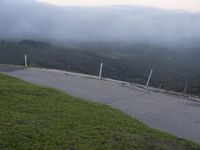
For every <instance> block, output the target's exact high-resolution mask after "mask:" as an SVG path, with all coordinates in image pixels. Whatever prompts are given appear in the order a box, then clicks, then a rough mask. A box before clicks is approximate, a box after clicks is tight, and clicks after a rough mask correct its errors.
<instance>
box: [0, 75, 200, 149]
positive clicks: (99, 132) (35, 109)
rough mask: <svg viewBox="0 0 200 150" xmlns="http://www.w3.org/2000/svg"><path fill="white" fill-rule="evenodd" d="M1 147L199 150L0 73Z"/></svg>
mask: <svg viewBox="0 0 200 150" xmlns="http://www.w3.org/2000/svg"><path fill="white" fill-rule="evenodd" d="M0 91H1V92H0V104H1V106H2V107H0V112H1V116H0V122H1V126H0V149H1V150H4V149H82V150H88V149H91V150H94V149H99V150H102V149H115V150H118V149H119V150H123V149H124V150H125V149H138V150H152V149H154V150H157V149H159V150H199V149H200V146H199V145H197V144H194V143H192V142H188V141H185V140H183V139H178V138H176V137H174V136H171V135H169V134H166V133H162V132H159V131H156V130H153V129H150V128H148V127H147V126H145V125H143V124H141V123H140V122H138V121H137V120H135V119H132V118H131V117H129V116H127V115H125V114H123V113H122V112H120V111H118V110H115V109H111V108H110V107H108V106H104V105H100V104H96V103H89V102H86V101H83V100H80V99H78V98H74V97H71V96H68V95H66V94H64V93H62V92H59V91H56V90H53V89H48V88H42V87H38V86H35V85H32V84H28V83H25V82H23V81H20V80H17V79H15V78H11V77H8V76H5V75H2V74H0Z"/></svg>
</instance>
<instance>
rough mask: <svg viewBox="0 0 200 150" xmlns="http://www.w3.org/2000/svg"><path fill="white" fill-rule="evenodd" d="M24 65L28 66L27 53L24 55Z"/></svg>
mask: <svg viewBox="0 0 200 150" xmlns="http://www.w3.org/2000/svg"><path fill="white" fill-rule="evenodd" d="M24 66H25V67H27V66H28V63H27V55H26V54H25V55H24Z"/></svg>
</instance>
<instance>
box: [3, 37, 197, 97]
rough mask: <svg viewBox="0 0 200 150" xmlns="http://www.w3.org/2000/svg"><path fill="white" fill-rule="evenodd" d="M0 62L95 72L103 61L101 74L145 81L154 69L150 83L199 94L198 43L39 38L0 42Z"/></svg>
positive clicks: (141, 82)
mask: <svg viewBox="0 0 200 150" xmlns="http://www.w3.org/2000/svg"><path fill="white" fill-rule="evenodd" d="M0 54H1V55H0V63H4V64H18V65H22V64H23V63H24V54H27V55H28V61H29V65H33V66H41V67H48V68H56V69H63V70H68V71H74V72H81V73H86V74H92V75H97V74H98V71H99V64H100V63H101V62H104V68H103V76H104V77H109V78H114V79H119V80H124V81H129V82H135V83H140V84H145V83H146V80H147V77H148V74H149V71H150V70H151V69H154V73H153V76H152V80H151V83H150V85H151V86H155V87H159V86H160V84H161V82H164V88H165V89H167V90H176V91H183V89H184V84H185V82H187V83H188V92H189V93H192V94H196V95H200V70H199V68H200V59H199V58H200V46H199V47H193V48H191V49H189V50H187V49H185V50H171V49H168V48H162V47H159V46H154V45H149V44H142V43H140V44H137V43H135V44H130V45H120V43H79V44H78V43H73V44H71V45H70V44H66V45H65V46H63V45H62V46H58V45H56V44H50V43H47V42H41V41H31V40H23V41H19V42H16V41H15V42H11V41H3V40H2V41H1V42H0Z"/></svg>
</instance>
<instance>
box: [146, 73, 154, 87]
mask: <svg viewBox="0 0 200 150" xmlns="http://www.w3.org/2000/svg"><path fill="white" fill-rule="evenodd" d="M152 73H153V69H151V72H150V74H149V78H148V81H147V84H146V87H148V86H149V82H150V80H151V76H152Z"/></svg>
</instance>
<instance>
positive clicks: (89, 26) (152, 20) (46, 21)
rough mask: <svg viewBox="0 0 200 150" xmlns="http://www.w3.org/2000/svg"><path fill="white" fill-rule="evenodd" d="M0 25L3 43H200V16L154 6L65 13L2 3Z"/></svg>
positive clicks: (11, 0) (26, 1)
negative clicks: (25, 40) (36, 41)
mask: <svg viewBox="0 0 200 150" xmlns="http://www.w3.org/2000/svg"><path fill="white" fill-rule="evenodd" d="M73 1H74V0H73ZM182 1H184V0H182ZM191 1H192V0H191ZM57 2H58V1H57ZM193 2H195V1H193ZM80 4H81V3H80ZM0 20H1V22H0V33H1V34H0V40H1V39H2V40H3V39H4V40H7V39H8V40H9V39H16V40H23V39H30V40H48V41H49V40H50V41H61V42H68V41H87V42H88V41H89V42H93V41H95V42H101V41H103V42H113V41H114V42H125V43H127V42H129V43H134V42H148V43H153V44H161V45H165V46H166V45H167V46H169V45H185V44H188V45H192V46H193V45H194V44H195V43H200V30H199V27H200V12H190V11H177V10H165V9H161V8H159V9H158V8H153V7H149V6H138V5H136V6H134V5H121V6H120V5H118V6H116V5H115V6H96V7H83V6H65V7H63V6H57V5H51V4H47V3H41V2H38V1H36V0H0Z"/></svg>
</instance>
